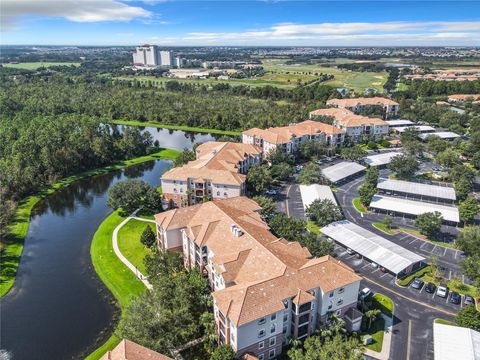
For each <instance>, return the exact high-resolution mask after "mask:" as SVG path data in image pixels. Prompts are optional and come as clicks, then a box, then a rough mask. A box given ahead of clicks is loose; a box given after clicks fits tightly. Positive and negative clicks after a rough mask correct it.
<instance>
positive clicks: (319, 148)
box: [298, 140, 327, 160]
mask: <svg viewBox="0 0 480 360" xmlns="http://www.w3.org/2000/svg"><path fill="white" fill-rule="evenodd" d="M298 153H299V154H300V156H301V157H302V158H303V159H305V160H312V159H314V160H315V159H319V158H321V157H322V156H325V155H326V154H327V148H326V145H325V143H324V142H323V141H320V140H307V141H303V142H301V143H300V146H299V147H298Z"/></svg>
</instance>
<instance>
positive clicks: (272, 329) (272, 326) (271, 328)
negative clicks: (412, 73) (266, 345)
mask: <svg viewBox="0 0 480 360" xmlns="http://www.w3.org/2000/svg"><path fill="white" fill-rule="evenodd" d="M276 329H277V327H276V326H275V324H272V325H270V334H273V333H274V332H275V330H276Z"/></svg>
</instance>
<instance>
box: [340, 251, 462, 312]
mask: <svg viewBox="0 0 480 360" xmlns="http://www.w3.org/2000/svg"><path fill="white" fill-rule="evenodd" d="M334 251H335V254H336V255H337V258H338V259H339V260H341V261H343V262H344V263H346V264H347V265H348V266H350V267H351V268H352V269H353V270H355V272H357V273H358V274H360V275H363V276H365V277H368V278H369V279H371V280H372V281H375V282H377V283H379V284H381V285H383V286H386V287H389V288H392V289H393V290H394V291H396V292H399V293H401V294H403V295H404V296H407V297H409V298H412V299H415V300H417V301H421V302H423V303H425V304H429V305H431V306H435V307H441V308H443V309H445V310H447V311H453V312H457V311H459V310H460V309H461V308H462V307H463V306H464V297H463V296H462V300H461V304H459V305H455V304H452V303H450V295H449V296H448V297H447V298H446V299H445V298H441V297H439V296H436V294H435V293H433V294H429V293H427V292H426V291H424V288H425V285H424V286H422V288H421V289H420V290H417V289H413V288H412V287H411V286H408V287H405V288H404V287H401V286H398V285H397V284H396V283H395V275H393V274H391V273H388V272H382V271H381V270H380V268H378V267H377V268H373V267H372V265H371V263H370V262H369V261H366V260H364V259H363V258H360V259H359V258H357V255H356V254H353V255H349V254H348V253H347V250H346V248H344V247H342V246H340V245H335V248H334Z"/></svg>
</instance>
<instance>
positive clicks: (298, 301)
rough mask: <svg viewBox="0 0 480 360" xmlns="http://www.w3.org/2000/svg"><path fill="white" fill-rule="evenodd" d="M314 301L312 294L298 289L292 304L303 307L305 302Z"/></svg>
mask: <svg viewBox="0 0 480 360" xmlns="http://www.w3.org/2000/svg"><path fill="white" fill-rule="evenodd" d="M313 300H315V296H313V295H312V294H310V293H308V292H306V291H305V290H302V289H298V293H297V295H296V296H295V297H294V298H293V300H292V302H293V303H294V304H295V305H297V306H298V305H303V304H305V303H307V302H311V301H313Z"/></svg>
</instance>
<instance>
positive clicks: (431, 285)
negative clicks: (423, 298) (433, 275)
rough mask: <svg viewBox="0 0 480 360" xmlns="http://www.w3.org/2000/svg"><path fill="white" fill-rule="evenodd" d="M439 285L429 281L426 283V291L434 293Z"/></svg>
mask: <svg viewBox="0 0 480 360" xmlns="http://www.w3.org/2000/svg"><path fill="white" fill-rule="evenodd" d="M436 288H437V287H436V286H435V284H434V283H431V282H429V283H428V284H427V285H425V291H426V292H427V293H430V294H433V293H434V292H435V289H436Z"/></svg>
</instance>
